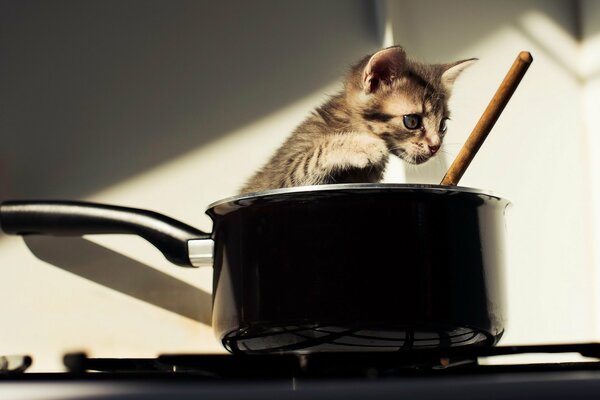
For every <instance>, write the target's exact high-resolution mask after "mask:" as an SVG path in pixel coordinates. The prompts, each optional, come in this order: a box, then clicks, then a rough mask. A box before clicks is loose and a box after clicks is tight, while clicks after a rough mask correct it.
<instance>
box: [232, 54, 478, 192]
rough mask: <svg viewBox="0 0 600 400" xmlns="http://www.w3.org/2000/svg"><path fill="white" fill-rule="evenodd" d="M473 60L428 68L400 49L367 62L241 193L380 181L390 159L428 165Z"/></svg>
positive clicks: (440, 140) (349, 74)
mask: <svg viewBox="0 0 600 400" xmlns="http://www.w3.org/2000/svg"><path fill="white" fill-rule="evenodd" d="M475 60H476V59H468V60H462V61H457V62H454V63H449V64H434V65H429V64H422V63H419V62H417V61H414V60H411V59H408V58H407V57H406V53H405V52H404V50H403V49H402V48H401V47H398V46H395V47H389V48H387V49H383V50H381V51H379V52H377V53H375V54H373V55H369V56H367V57H365V58H364V59H362V60H361V61H360V62H359V63H358V64H356V65H355V66H353V67H352V68H351V69H350V71H349V73H348V74H347V76H346V79H345V81H344V88H343V90H342V91H341V92H340V93H339V94H337V95H335V96H333V97H332V98H331V99H329V101H327V102H326V103H325V104H324V105H322V106H321V107H319V108H317V109H316V110H315V111H314V112H313V113H312V114H311V115H310V116H309V117H308V118H307V119H306V120H305V121H304V122H303V123H302V124H301V125H300V126H299V127H298V128H296V130H295V131H294V132H293V134H292V135H291V136H290V137H289V138H288V139H287V140H286V141H285V142H284V144H283V145H282V146H281V147H280V148H279V149H278V150H277V151H276V152H275V154H274V155H273V157H272V158H271V159H270V161H269V162H268V163H267V164H266V165H265V166H264V167H262V168H261V169H260V170H259V171H258V172H257V173H256V174H255V175H254V176H253V177H252V178H251V179H250V180H249V181H248V183H247V184H246V185H245V186H244V187H243V189H242V190H241V192H242V193H247V192H258V191H263V190H267V189H276V188H284V187H291V186H304V185H319V184H327V183H355V182H365V183H366V182H368V183H375V182H379V181H381V179H382V177H383V172H384V170H385V166H386V164H387V161H388V157H389V154H390V153H392V154H395V155H396V156H398V157H400V158H401V159H403V160H404V161H406V162H408V163H411V164H421V163H423V162H425V161H427V160H429V159H430V158H431V157H433V156H434V155H435V154H436V153H437V152H438V150H439V149H440V146H441V144H442V140H443V138H444V135H445V134H446V120H448V118H449V115H450V113H449V111H448V105H447V102H448V98H449V96H450V93H451V90H452V86H453V84H454V81H455V80H456V78H457V77H458V76H459V74H460V73H461V72H462V71H463V70H464V69H465V68H466V67H467V66H469V65H470V64H472V63H473V62H474V61H475Z"/></svg>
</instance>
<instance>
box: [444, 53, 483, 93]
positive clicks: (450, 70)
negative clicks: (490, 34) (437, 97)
mask: <svg viewBox="0 0 600 400" xmlns="http://www.w3.org/2000/svg"><path fill="white" fill-rule="evenodd" d="M476 61H477V59H476V58H469V59H468V60H461V61H457V62H455V63H452V64H446V65H444V67H445V68H446V70H445V71H444V72H443V73H442V78H441V81H442V85H443V86H444V89H446V91H447V92H448V93H450V92H451V91H452V87H453V86H454V82H455V81H456V78H458V76H459V75H460V73H461V72H463V71H464V70H465V68H467V67H469V66H470V65H473V64H474V63H475V62H476Z"/></svg>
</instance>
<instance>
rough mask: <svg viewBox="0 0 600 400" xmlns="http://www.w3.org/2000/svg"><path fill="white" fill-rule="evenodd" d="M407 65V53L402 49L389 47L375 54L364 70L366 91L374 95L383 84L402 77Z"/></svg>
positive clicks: (363, 80) (364, 87) (363, 79)
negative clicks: (403, 69)
mask: <svg viewBox="0 0 600 400" xmlns="http://www.w3.org/2000/svg"><path fill="white" fill-rule="evenodd" d="M405 63H406V53H405V52H404V49H402V47H389V48H387V49H384V50H381V51H378V52H377V53H375V54H373V56H372V57H371V59H369V62H368V63H367V66H366V67H365V69H364V70H363V75H362V82H363V89H364V91H365V92H366V93H373V92H374V91H376V90H377V88H379V87H380V85H381V84H382V83H384V84H389V83H391V82H392V81H393V80H394V79H396V78H397V77H398V76H400V72H401V71H402V67H403V66H404V64H405Z"/></svg>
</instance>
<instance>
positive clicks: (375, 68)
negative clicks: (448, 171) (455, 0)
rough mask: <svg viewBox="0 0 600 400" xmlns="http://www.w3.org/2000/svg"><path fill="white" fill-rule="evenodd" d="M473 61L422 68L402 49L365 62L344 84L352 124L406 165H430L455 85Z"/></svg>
mask: <svg viewBox="0 0 600 400" xmlns="http://www.w3.org/2000/svg"><path fill="white" fill-rule="evenodd" d="M475 60H476V59H469V60H462V61H457V62H454V63H450V64H433V65H429V64H421V63H418V62H416V61H413V60H410V59H408V58H407V57H406V54H405V52H404V50H403V49H402V48H401V47H390V48H387V49H384V50H381V51H379V52H377V53H375V54H374V55H372V56H368V57H366V58H365V59H363V60H362V61H361V62H360V63H358V64H357V65H356V66H354V67H353V68H352V70H351V72H350V74H349V76H348V79H347V80H346V100H347V102H348V104H349V105H350V106H351V109H352V113H353V119H354V122H355V123H356V124H359V125H361V127H362V129H365V130H367V131H369V132H372V133H374V134H376V135H378V136H380V137H381V138H383V139H384V140H385V142H386V143H387V146H388V148H389V150H390V152H391V153H393V154H395V155H397V156H398V157H400V158H402V159H403V160H405V161H407V162H409V163H412V164H421V163H423V162H425V161H427V160H429V159H430V158H431V157H432V156H434V155H435V154H436V153H437V152H438V150H439V148H440V146H441V144H442V141H443V139H444V135H445V133H446V120H448V118H449V116H450V113H449V111H448V104H447V103H448V98H449V97H450V93H451V91H452V86H453V84H454V81H455V80H456V78H457V77H458V75H459V74H460V73H461V72H462V71H463V70H464V69H465V68H466V67H467V66H469V65H471V64H472V63H473V62H475Z"/></svg>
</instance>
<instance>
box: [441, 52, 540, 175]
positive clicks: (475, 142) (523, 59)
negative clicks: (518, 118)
mask: <svg viewBox="0 0 600 400" xmlns="http://www.w3.org/2000/svg"><path fill="white" fill-rule="evenodd" d="M532 62H533V57H531V54H530V53H529V52H527V51H522V52H520V53H519V55H518V56H517V59H516V60H515V62H514V63H513V65H512V67H510V70H509V71H508V73H507V74H506V76H505V77H504V80H503V81H502V83H501V84H500V87H499V88H498V90H497V91H496V94H494V97H492V100H491V101H490V104H488V106H487V108H486V109H485V111H484V112H483V114H482V115H481V118H479V122H477V125H475V128H473V131H472V132H471V134H470V135H469V137H468V138H467V141H466V142H465V144H464V145H463V147H462V148H461V149H460V152H459V153H458V155H457V156H456V158H455V159H454V161H453V162H452V165H450V168H448V172H446V175H444V179H442V182H441V185H450V186H456V185H457V184H458V181H459V180H460V178H462V176H463V174H464V173H465V171H466V170H467V167H468V166H469V164H470V163H471V161H472V160H473V158H474V157H475V154H477V151H479V148H480V147H481V145H482V144H483V142H484V140H485V138H486V137H487V135H488V134H489V133H490V131H491V130H492V128H493V127H494V124H495V123H496V121H497V120H498V117H500V114H501V113H502V111H503V110H504V107H505V106H506V104H507V103H508V101H509V100H510V98H511V96H512V95H513V93H514V92H515V90H516V89H517V86H519V83H520V82H521V79H523V76H524V75H525V72H527V69H528V68H529V66H530V65H531V63H532Z"/></svg>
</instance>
